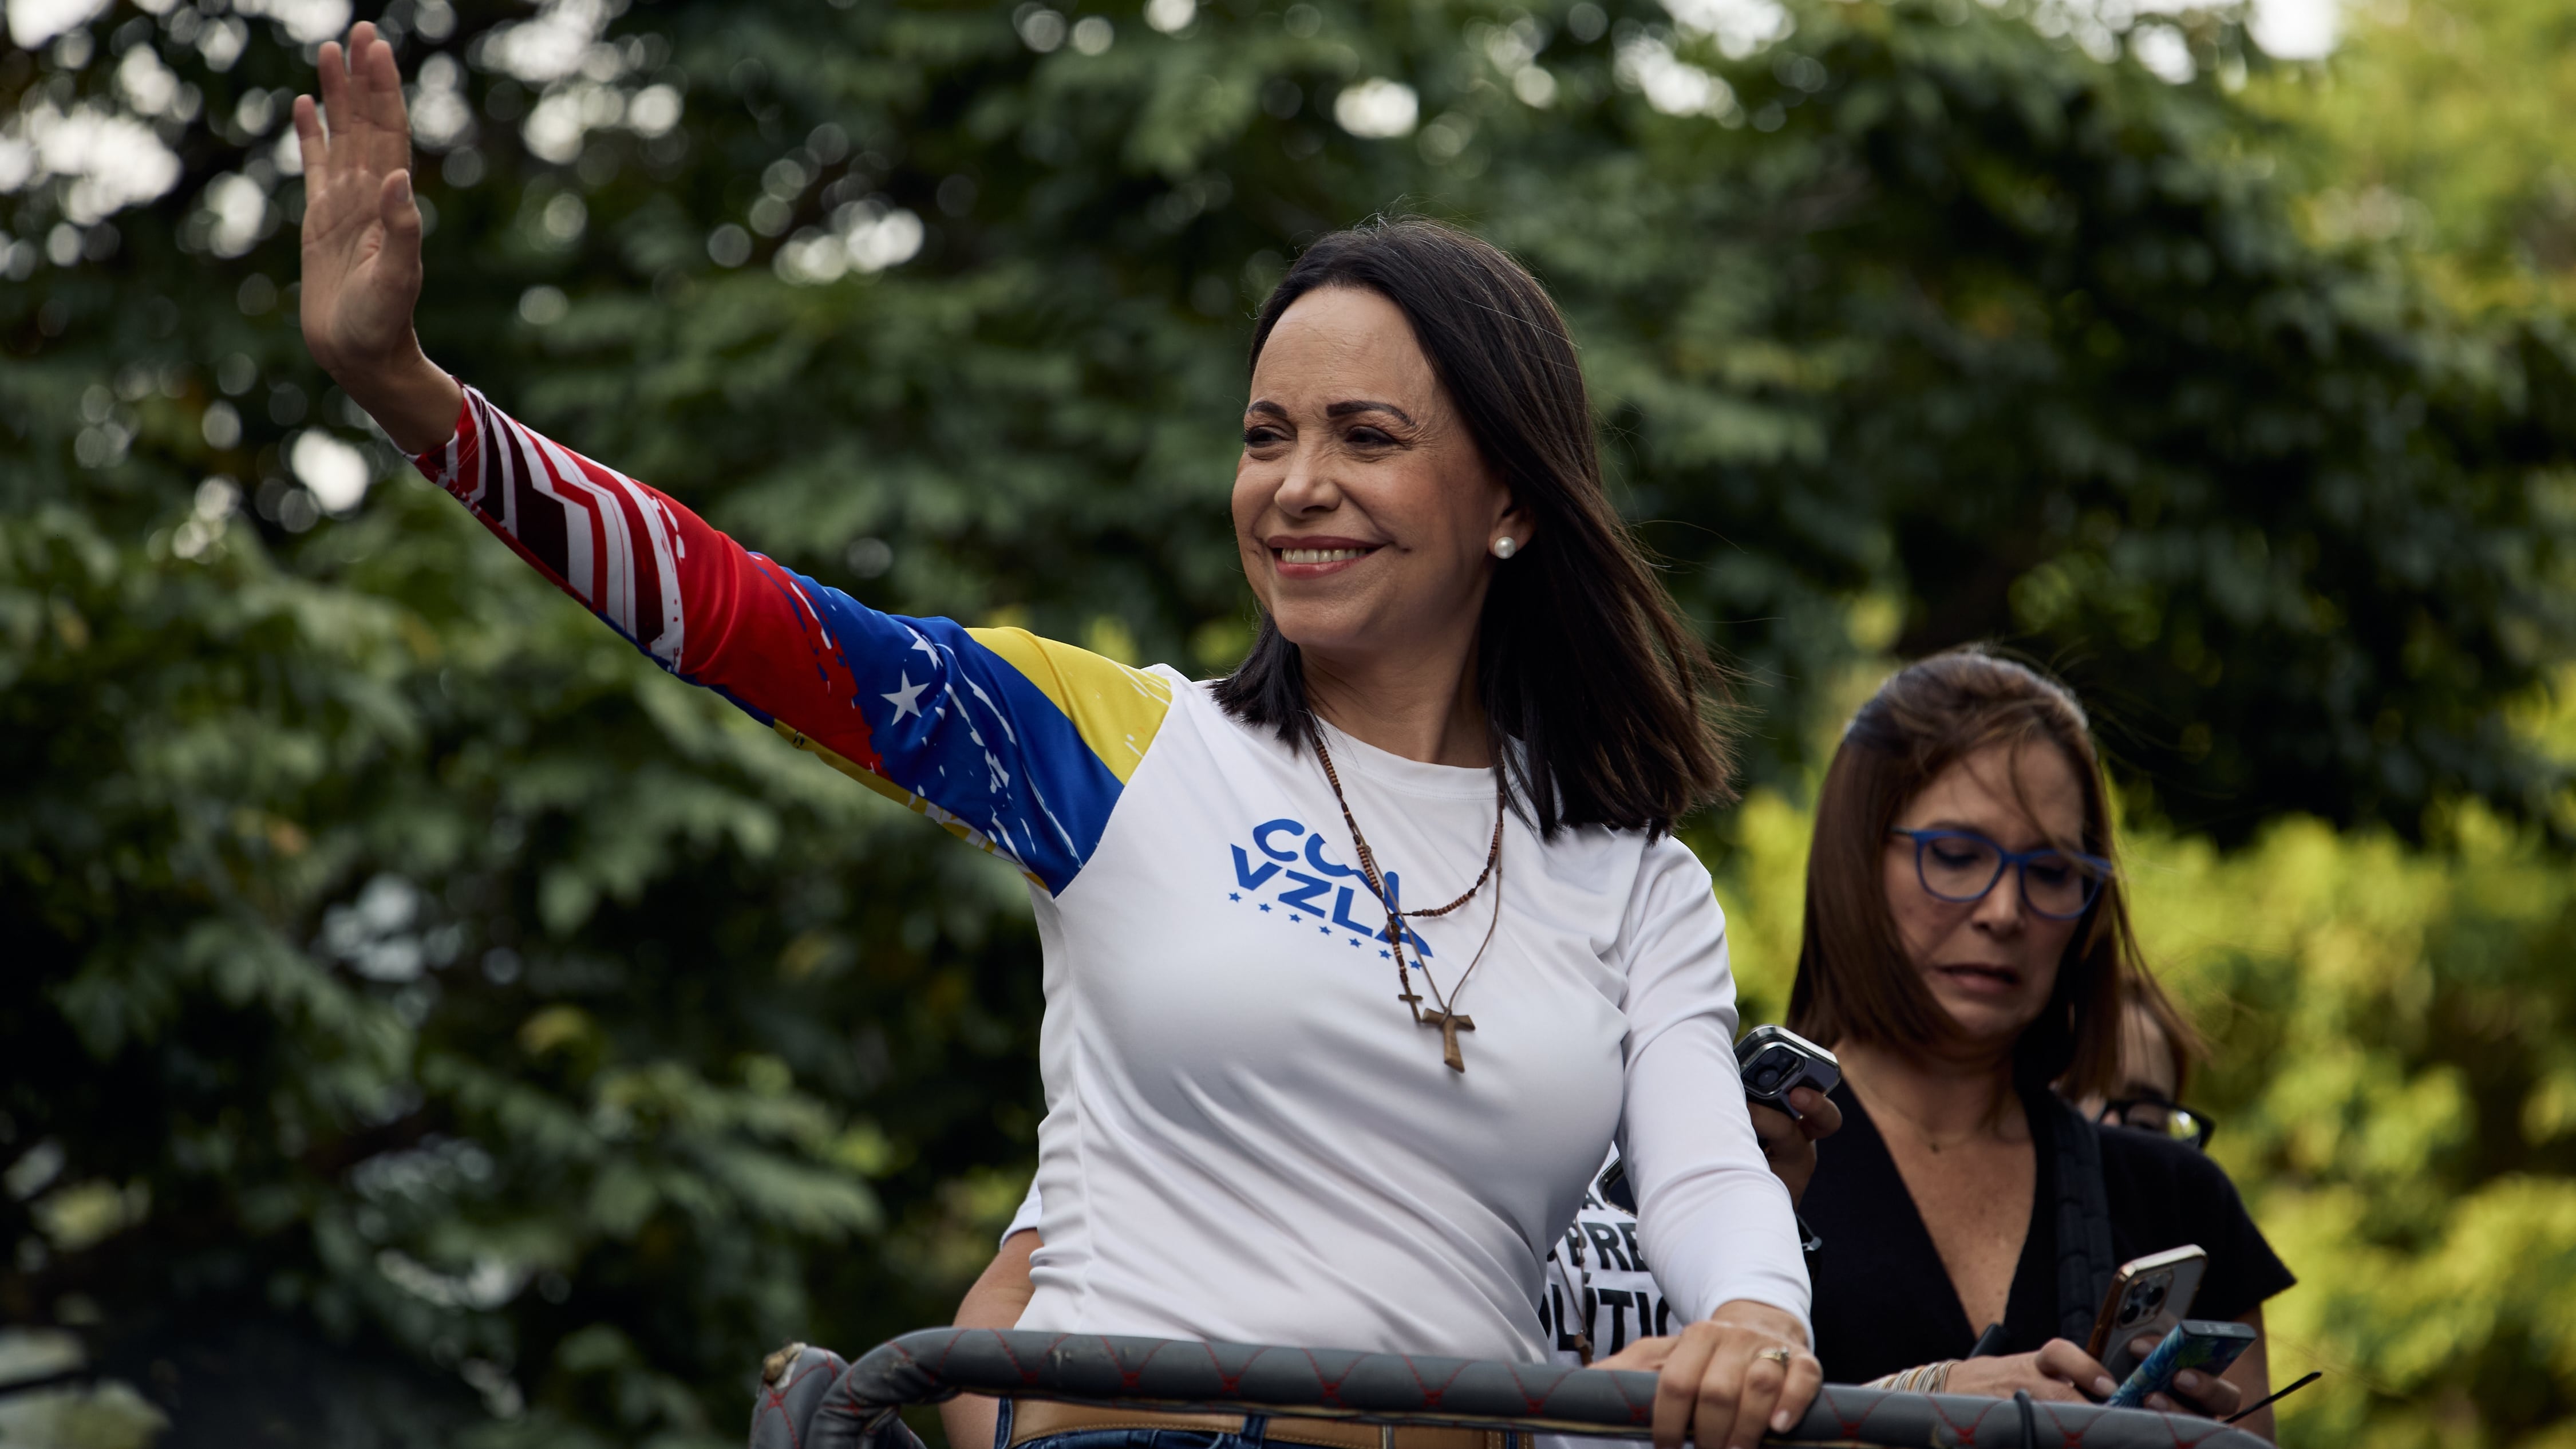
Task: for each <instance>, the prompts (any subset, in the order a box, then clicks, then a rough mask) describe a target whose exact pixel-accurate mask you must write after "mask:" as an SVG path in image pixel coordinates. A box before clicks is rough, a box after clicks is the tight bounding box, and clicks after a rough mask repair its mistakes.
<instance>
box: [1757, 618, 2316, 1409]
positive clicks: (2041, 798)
mask: <svg viewBox="0 0 2576 1449" xmlns="http://www.w3.org/2000/svg"><path fill="white" fill-rule="evenodd" d="M2117 858H2118V856H2117V847H2116V846H2115V844H2114V842H2113V838H2112V826H2111V813H2110V805H2109V800H2108V796H2107V791H2106V787H2105V784H2104V781H2103V776H2102V769H2101V764H2100V761H2099V759H2098V758H2097V756H2096V755H2095V753H2094V749H2093V744H2092V740H2091V737H2090V735H2089V733H2088V731H2087V727H2086V723H2085V718H2084V713H2083V710H2082V708H2081V707H2080V706H2079V705H2078V704H2077V703H2076V701H2075V698H2074V696H2073V695H2071V694H2070V693H2069V692H2068V691H2067V690H2066V689H2065V688H2064V687H2062V686H2060V685H2058V684H2056V683H2055V682H2053V681H2051V680H2048V679H2046V678H2043V677H2042V676H2040V675H2039V674H2037V673H2036V672H2034V671H2032V670H2030V669H2027V668H2025V667H2023V666H2022V665H2019V664H2016V663H2013V662H2011V661H2009V660H2005V659H2000V658H1996V657H1993V656H1991V655H1989V654H1986V653H1983V652H1980V651H1974V650H1960V651H1954V652H1951V653H1947V654H1941V655H1936V656H1934V657H1932V658H1930V659H1926V660H1923V661H1922V662H1920V663H1917V664H1915V665H1913V666H1911V667H1909V668H1907V669H1905V670H1903V671H1902V672H1900V673H1898V674H1897V675H1896V676H1895V677H1894V678H1892V679H1890V680H1889V681H1888V682H1887V683H1886V684H1885V685H1884V686H1883V687H1881V688H1880V690H1879V691H1878V693H1877V695H1876V696H1875V697H1873V698H1872V699H1871V700H1870V701H1869V702H1868V703H1867V704H1866V705H1863V706H1862V707H1861V710H1860V712H1859V714H1858V715H1856V716H1855V717H1854V718H1853V720H1852V723H1851V726H1850V728H1849V729H1848V730H1847V731H1846V732H1845V734H1844V736H1843V741H1842V745H1841V748H1840V749H1839V750H1838V751H1837V752H1836V753H1835V756H1834V761H1833V764H1832V766H1831V768H1830V769H1829V770H1828V771H1827V773H1826V777H1825V784H1824V790H1823V793H1822V796H1821V798H1820V799H1819V801H1818V804H1817V820H1816V838H1815V844H1814V846H1813V849H1812V853H1811V855H1810V856H1809V861H1808V874H1807V914H1806V927H1805V930H1806V934H1805V942H1804V945H1803V947H1802V948H1801V951H1800V954H1799V961H1798V979H1797V984H1796V986H1795V988H1794V990H1793V992H1792V994H1791V997H1790V1019H1789V1025H1790V1027H1791V1029H1792V1030H1795V1031H1797V1032H1799V1033H1801V1034H1803V1035H1805V1036H1807V1037H1809V1038H1811V1039H1813V1040H1816V1041H1819V1042H1823V1043H1826V1044H1828V1045H1830V1046H1831V1047H1832V1048H1833V1049H1834V1050H1835V1052H1836V1053H1837V1054H1838V1055H1839V1056H1840V1058H1841V1061H1842V1072H1843V1085H1842V1087H1841V1088H1840V1089H1839V1090H1838V1091H1837V1092H1836V1093H1835V1094H1834V1100H1835V1102H1836V1105H1838V1106H1839V1107H1841V1109H1842V1115H1843V1127H1842V1130H1841V1131H1840V1132H1838V1133H1837V1134H1835V1135H1834V1136H1833V1137H1831V1138H1830V1139H1828V1140H1826V1141H1824V1142H1822V1143H1820V1144H1818V1148H1817V1166H1816V1174H1815V1177H1814V1179H1813V1181H1812V1182H1811V1184H1810V1185H1809V1187H1808V1190H1807V1193H1806V1196H1805V1199H1804V1202H1803V1204H1802V1206H1803V1210H1804V1212H1805V1215H1806V1217H1807V1220H1808V1222H1809V1223H1811V1224H1812V1225H1813V1226H1814V1228H1815V1230H1816V1232H1817V1233H1818V1234H1820V1235H1821V1237H1822V1239H1823V1244H1824V1245H1823V1248H1822V1250H1821V1251H1819V1252H1817V1253H1815V1254H1814V1255H1813V1256H1811V1257H1810V1259H1809V1269H1810V1271H1811V1273H1812V1274H1813V1276H1814V1280H1815V1295H1816V1296H1815V1310H1814V1312H1815V1329H1816V1351H1817V1354H1818V1356H1819V1357H1820V1358H1821V1359H1822V1360H1823V1363H1824V1367H1825V1372H1826V1376H1827V1378H1828V1379H1829V1380H1831V1381H1834V1382H1840V1383H1855V1382H1862V1381H1866V1380H1870V1379H1873V1378H1878V1377H1881V1376H1885V1375H1890V1374H1892V1373H1894V1374H1902V1375H1904V1376H1905V1379H1906V1381H1907V1383H1908V1384H1909V1385H1910V1386H1914V1387H1930V1388H1939V1389H1945V1390H1947V1391H1949V1392H1953V1393H1991V1394H2009V1393H2011V1392H2012V1391H2014V1390H2015V1389H2028V1390H2030V1391H2031V1393H2032V1395H2033V1396H2034V1397H2039V1398H2055V1399H2070V1400H2071V1399H2078V1398H2087V1397H2089V1398H2099V1397H2101V1396H2102V1395H2103V1394H2105V1393H2107V1392H2108V1391H2109V1390H2110V1389H2111V1388H2112V1387H2113V1385H2112V1384H2111V1382H2110V1381H2109V1378H2108V1376H2107V1375H2106V1374H2105V1373H2104V1371H2103V1369H2102V1367H2101V1365H2100V1364H2098V1363H2097V1362H2095V1361H2094V1360H2093V1359H2092V1358H2090V1357H2088V1356H2087V1355H2086V1353H2085V1351H2084V1348H2083V1344H2084V1343H2085V1341H2086V1339H2087V1338H2088V1337H2089V1335H2090V1332H2091V1328H2092V1323H2093V1318H2094V1315H2095V1312H2096V1311H2097V1310H2098V1308H2099V1306H2100V1304H2101V1301H2102V1296H2103V1293H2104V1290H2105V1288H2106V1286H2107V1284H2108V1283H2109V1281H2110V1276H2111V1274H2112V1273H2113V1272H2114V1271H2115V1270H2116V1269H2117V1268H2118V1266H2119V1265H2120V1264H2121V1263H2124V1262H2127V1261H2129V1260H2130V1259H2133V1258H2138V1257H2143V1256H2145V1255H2147V1254H2149V1253H2154V1252H2159V1251H2162V1250H2164V1249H2167V1248H2174V1247H2180V1246H2182V1245H2185V1244H2195V1243H2196V1244H2198V1245H2200V1247H2201V1248H2202V1249H2204V1250H2205V1251H2206V1252H2207V1253H2208V1255H2209V1264H2208V1271H2207V1273H2206V1275H2205V1277H2204V1278H2203V1281H2202V1284H2201V1288H2200V1294H2199V1298H2198V1300H2197V1302H2196V1303H2195V1304H2194V1306H2193V1309H2192V1314H2191V1316H2192V1317H2195V1318H2222V1319H2234V1320H2237V1321H2239V1322H2243V1323H2246V1324H2249V1325H2251V1326H2252V1327H2254V1328H2255V1329H2256V1330H2257V1331H2258V1332H2259V1331H2260V1330H2261V1328H2262V1319H2263V1312H2262V1305H2263V1302H2264V1300H2265V1299H2267V1298H2269V1297H2271V1296H2272V1295H2273V1294H2275V1293H2278V1292H2280V1291H2281V1290H2282V1289H2284V1288H2286V1287H2288V1286H2289V1285H2290V1283H2291V1281H2292V1280H2291V1276H2290V1273H2289V1270H2288V1269H2287V1268H2285V1267H2284V1266H2282V1263H2281V1261H2280V1259H2279V1258H2278V1257H2276V1256H2274V1254H2273V1252H2272V1250H2271V1248H2270V1247H2269V1246H2267V1245H2266V1244H2265V1242H2264V1241H2263V1235H2262V1234H2261V1232H2260V1231H2258V1230H2257V1229H2256V1227H2255V1226H2254V1223H2253V1221H2252V1219H2251V1218H2249V1217H2248V1216H2247V1214H2246V1212H2245V1209H2244V1206H2243V1204H2242V1203H2241V1202H2240V1200H2239V1199H2238V1197H2237V1195H2236V1191H2235V1188H2234V1187H2233V1186H2232V1185H2231V1184H2230V1183H2229V1182H2228V1180H2227V1176H2226V1174H2225V1173H2224V1172H2222V1171H2221V1170H2220V1169H2219V1168H2218V1166H2217V1165H2216V1164H2215V1163H2213V1162H2211V1161H2210V1160H2209V1159H2208V1158H2206V1157H2204V1156H2202V1155H2201V1154H2200V1153H2199V1152H2197V1151H2195V1150H2194V1148H2193V1145H2192V1143H2191V1142H2190V1141H2189V1140H2188V1139H2185V1140H2176V1139H2175V1138H2174V1137H2172V1136H2169V1135H2165V1134H2163V1133H2149V1132H2142V1131H2135V1130H2130V1129H2128V1128H2125V1127H2119V1126H2107V1125H2101V1124H2100V1123H2098V1122H2097V1121H2096V1120H2095V1116H2088V1115H2087V1114H2085V1113H2084V1112H2081V1111H2079V1110H2077V1109H2076V1108H2074V1107H2072V1106H2069V1105H2068V1104H2067V1100H2066V1099H2065V1098H2061V1097H2060V1096H2059V1095H2058V1094H2057V1093H2056V1092H2055V1091H2052V1090H2051V1086H2052V1084H2055V1085H2057V1086H2058V1087H2060V1088H2062V1089H2063V1090H2064V1091H2065V1093H2066V1094H2067V1098H2083V1097H2086V1096H2091V1097H2093V1098H2095V1099H2096V1100H2097V1101H2098V1100H2103V1099H2113V1098H2116V1097H2117V1096H2119V1095H2120V1094H2119V1093H2118V1092H2117V1090H2116V1089H2117V1087H2118V1086H2119V1084H2120V1082H2121V1078H2122V1074H2121V1072H2120V1070H2119V1056H2120V1048H2121V1027H2122V1017H2123V1014H2124V1013H2123V1005H2124V1000H2134V1001H2137V1002H2139V1003H2141V1004H2144V1003H2146V1002H2150V1001H2156V1000H2159V999H2160V998H2158V997H2156V996H2155V995H2154V994H2153V993H2154V989H2155V988H2154V986H2153V983H2152V981H2151V980H2150V979H2149V978H2148V977H2147V976H2146V974H2145V973H2144V971H2143V970H2142V968H2141V966H2140V963H2139V959H2138V948H2137V943H2136V940H2135V938H2134V937H2133V936H2132V934H2131V932H2130V929H2129V917H2128V909H2127V905H2126V903H2125V901H2124V899H2123V897H2122V894H2121V889H2120V877H2119V870H2118V867H2117V865H2116V864H2115V862H2116V860H2117ZM2150 1009H2152V1008H2150ZM2176 1024H2177V1025H2178V1026H2179V1025H2180V1021H2179V1018H2176ZM2174 1086H2175V1087H2177V1088H2178V1087H2179V1086H2180V1083H2179V1081H2176V1082H2175V1083H2174ZM2106 1106H2107V1103H2106ZM2128 1110H2129V1108H2128V1107H2126V1106H2124V1107H2123V1108H2122V1111H2123V1112H2124V1113H2125V1112H2126V1111H2128ZM2096 1115H2097V1116H2098V1115H2099V1114H2096ZM1989 1325H1999V1326H2000V1327H1999V1329H1995V1330H1990V1329H1989V1327H1988V1326H1989ZM1980 1349H1982V1353H1979V1350H1980ZM2265 1381H2266V1368H2265V1362H2264V1351H2263V1348H2262V1346H2261V1345H2260V1344H2258V1345H2257V1346H2256V1347H2255V1348H2254V1350H2253V1351H2252V1352H2250V1353H2248V1354H2246V1355H2245V1356H2244V1357H2243V1358H2241V1359H2239V1360H2238V1361H2237V1363H2236V1365H2235V1367H2233V1368H2232V1369H2230V1370H2229V1371H2228V1373H2227V1375H2226V1376H2225V1378H2223V1379H2210V1378H2208V1377H2207V1376H2205V1375H2201V1374H2196V1373H2195V1374H2186V1375H2184V1376H2183V1377H2182V1378H2181V1379H2179V1380H2178V1381H2177V1383H2176V1389H2177V1396H2178V1398H2179V1399H2180V1400H2181V1401H2182V1402H2180V1403H2178V1404H2170V1405H2159V1407H2171V1408H2178V1409H2183V1410H2190V1411H2198V1412H2205V1413H2211V1414H2218V1415H2225V1414H2230V1413H2233V1412H2235V1410H2236V1408H2237V1406H2238V1405H2240V1404H2249V1403H2253V1402H2255V1401H2256V1400H2259V1399H2261V1398H2262V1397H2263V1395H2264V1394H2265V1393H2266V1392H2267V1390H2266V1387H2265ZM2244 1427H2248V1428H2252V1429H2254V1430H2256V1431H2257V1432H2260V1433H2263V1434H2265V1435H2267V1436H2268V1435H2269V1433H2270V1431H2271V1420H2270V1414H2269V1411H2268V1410H2258V1411H2257V1412H2256V1414H2255V1415H2253V1416H2252V1417H2249V1418H2248V1419H2247V1420H2246V1421H2245V1425H2244Z"/></svg>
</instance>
